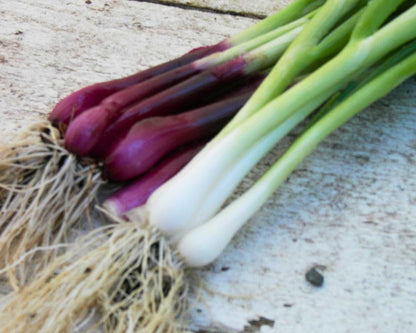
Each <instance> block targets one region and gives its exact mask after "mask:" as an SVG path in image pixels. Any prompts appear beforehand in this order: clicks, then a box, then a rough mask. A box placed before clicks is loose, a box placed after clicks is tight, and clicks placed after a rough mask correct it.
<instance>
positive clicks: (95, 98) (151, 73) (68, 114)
mask: <svg viewBox="0 0 416 333" xmlns="http://www.w3.org/2000/svg"><path fill="white" fill-rule="evenodd" d="M229 47H230V45H229V43H228V42H227V41H223V42H221V43H218V44H215V45H211V46H203V47H199V48H196V49H194V50H192V51H190V52H188V53H186V54H185V55H183V56H181V57H178V58H176V59H174V60H171V61H168V62H165V63H163V64H160V65H158V66H154V67H151V68H148V69H146V70H144V71H141V72H138V73H136V74H133V75H130V76H127V77H124V78H121V79H116V80H111V81H106V82H100V83H96V84H93V85H90V86H87V87H84V88H82V89H80V90H78V91H75V92H74V93H72V94H70V95H69V96H67V97H65V98H64V99H62V100H61V101H60V102H59V103H58V104H57V105H56V106H55V107H54V109H53V110H52V112H51V113H50V115H49V117H48V120H49V121H50V122H52V123H53V124H54V125H56V126H58V125H59V124H60V123H61V124H66V125H67V124H69V123H70V122H71V121H72V120H73V119H74V118H76V117H77V116H78V115H79V114H81V113H82V112H83V111H85V110H87V109H89V108H91V107H93V106H97V105H98V104H99V103H100V102H101V101H102V100H103V99H104V98H106V97H108V96H110V95H112V94H114V93H116V92H118V91H120V90H122V89H125V88H126V87H129V86H131V85H134V84H137V83H140V82H143V81H145V80H148V79H150V78H152V77H155V76H158V75H160V74H163V73H165V72H168V71H170V70H172V69H175V68H178V67H181V66H183V65H186V64H189V63H191V62H193V61H195V60H197V59H200V58H203V57H205V56H207V55H210V54H212V53H215V52H220V51H223V50H226V49H228V48H229Z"/></svg>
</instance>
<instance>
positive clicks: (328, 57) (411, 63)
mask: <svg viewBox="0 0 416 333" xmlns="http://www.w3.org/2000/svg"><path fill="white" fill-rule="evenodd" d="M409 4H412V3H411V2H409V1H403V0H399V1H395V2H392V1H388V0H372V1H369V2H368V3H367V2H363V1H358V0H356V1H355V0H349V1H348V0H344V1H342V0H328V1H326V2H325V4H324V5H323V6H322V7H321V8H320V9H318V11H317V12H316V14H315V15H314V17H313V18H312V19H311V21H310V22H309V23H307V24H306V26H305V27H304V29H303V30H302V32H301V33H300V34H299V36H298V37H297V38H296V39H295V40H294V41H293V43H292V44H291V45H290V47H289V48H288V50H287V51H286V52H285V53H284V55H283V56H282V57H281V58H280V60H279V61H278V62H277V64H276V65H275V67H274V69H273V70H272V72H271V74H270V75H271V76H269V78H270V77H272V78H273V80H274V84H273V81H270V80H272V79H269V78H268V79H267V80H266V82H265V83H263V84H262V85H261V86H260V87H259V88H258V90H257V92H256V93H255V94H254V95H253V97H252V99H251V100H250V101H249V102H248V103H247V104H246V106H245V107H244V108H243V109H242V112H241V113H239V114H238V116H237V117H236V118H235V120H233V121H232V122H231V123H230V124H229V125H228V126H227V127H226V128H225V129H224V130H223V131H222V132H221V133H220V134H219V135H218V136H217V137H216V138H214V139H213V140H212V141H211V142H210V143H209V144H208V145H207V146H206V147H205V148H204V149H202V151H201V152H200V153H198V154H197V155H196V157H195V158H194V159H193V160H192V161H191V162H190V163H189V164H187V166H186V167H185V168H184V169H182V170H181V171H180V172H179V173H178V174H177V175H176V176H174V177H173V178H172V179H171V180H170V181H168V182H167V183H166V184H164V185H163V186H162V187H160V188H159V189H158V190H156V192H154V194H153V195H152V196H151V197H150V199H149V201H148V203H147V204H146V205H145V206H142V207H139V208H137V209H135V210H134V211H131V212H130V213H128V214H127V215H128V217H129V218H130V221H126V220H123V219H119V220H118V221H119V223H118V224H116V225H114V224H113V225H110V226H107V227H105V228H104V229H100V230H96V231H94V233H93V234H92V235H90V236H86V238H85V239H83V240H80V241H77V242H76V244H74V246H73V247H71V249H70V250H69V251H67V252H66V253H65V254H64V255H62V256H59V257H58V258H57V259H56V260H55V261H53V262H52V263H50V264H49V265H48V267H47V268H46V269H45V270H44V271H42V272H41V273H40V274H39V275H38V277H37V279H36V280H34V281H33V282H31V283H29V284H28V285H27V286H26V287H25V288H24V289H23V290H21V292H19V293H15V294H12V295H10V298H9V299H8V300H7V302H5V305H4V306H3V308H2V309H1V310H2V311H1V314H0V327H1V329H0V332H2V331H4V332H8V331H14V332H25V331H27V330H28V328H30V329H32V330H37V331H44V332H56V331H69V330H70V329H74V328H76V327H77V326H79V325H82V324H83V323H84V322H85V320H87V319H88V318H89V315H91V313H99V314H100V316H99V320H98V324H97V325H100V326H101V327H104V328H105V329H107V330H108V331H111V332H125V331H126V330H127V329H131V330H137V331H144V332H175V331H179V330H180V329H181V328H183V327H184V325H185V324H184V322H183V321H184V320H186V309H187V293H188V292H189V289H190V288H191V287H192V286H191V285H190V284H189V281H188V279H187V272H188V269H189V267H200V266H204V265H207V264H209V263H211V262H212V261H213V260H215V259H216V258H217V257H218V256H219V255H220V254H221V252H222V251H223V249H224V248H225V247H226V246H227V244H228V243H229V242H230V240H231V239H232V237H233V236H234V235H235V234H236V233H237V232H238V230H239V229H240V228H241V227H242V226H243V225H244V223H246V222H247V221H248V220H249V219H250V218H251V217H252V216H254V214H255V212H256V211H257V210H258V209H260V207H261V206H262V205H263V204H264V202H265V201H266V200H267V199H268V198H269V197H270V195H271V194H272V193H273V192H274V191H275V190H276V189H277V188H278V187H279V186H280V184H282V182H284V181H285V179H286V178H287V177H288V176H289V175H290V174H291V173H292V172H293V170H294V169H295V168H296V167H297V166H298V165H299V164H300V163H301V162H302V161H303V160H304V159H305V158H306V157H307V156H308V155H309V154H310V153H311V152H312V151H313V150H314V149H315V147H316V146H317V145H318V144H319V143H320V142H321V141H322V140H324V139H325V138H326V137H327V136H328V135H330V134H331V133H332V132H333V131H335V130H336V129H337V128H339V127H340V126H342V125H343V124H344V123H345V122H346V121H348V120H349V119H351V117H353V116H354V115H356V114H357V113H358V112H360V111H362V110H363V109H365V108H366V107H367V106H369V105H370V104H371V103H373V102H374V101H376V100H378V99H380V98H382V97H383V96H385V95H386V94H388V93H389V92H390V91H391V90H392V89H394V88H395V87H397V86H398V85H400V84H401V83H402V82H403V81H404V80H406V79H408V78H409V77H411V76H413V75H415V73H416V54H415V46H416V45H415V44H416V42H415V40H416V19H415V18H416V5H413V4H412V5H411V6H409ZM403 8H404V9H403ZM334 36H338V37H339V38H335V37H334ZM308 37H309V38H308ZM332 38H335V39H334V40H333V41H334V42H331V43H330V42H328V40H331V39H332ZM338 40H339V41H342V40H343V41H344V42H339V44H338ZM326 43H328V44H326ZM322 45H327V46H326V47H323V46H322ZM333 45H335V46H336V45H338V46H336V47H335V46H334V47H335V49H336V52H335V54H334V53H330V52H328V51H327V50H328V48H330V47H331V46H333ZM295 50H298V51H295ZM327 52H328V53H327ZM317 53H318V54H317ZM288 54H289V55H290V56H288ZM292 60H293V63H292ZM285 71H287V74H285ZM279 72H280V73H281V75H282V76H281V77H282V81H280V75H278V76H274V75H277V74H276V73H279ZM270 86H273V87H275V91H274V92H273V93H270V90H269V88H270ZM351 87H352V88H351ZM315 110H321V111H318V113H317V116H315V117H313V118H312V120H311V123H310V124H309V125H306V126H305V130H304V131H303V133H302V134H301V135H300V136H299V137H298V138H297V139H296V140H295V142H294V143H293V144H292V145H291V146H290V147H289V148H288V150H287V151H286V152H285V153H284V154H283V155H282V156H281V157H280V158H279V159H278V160H277V162H275V164H274V165H273V166H272V167H271V168H270V169H269V170H268V171H267V172H266V173H264V175H263V176H262V177H261V178H260V179H259V180H258V181H257V182H256V183H255V184H254V185H253V186H252V187H251V188H250V189H248V190H247V191H246V192H245V193H244V194H242V195H241V196H240V197H239V198H237V199H235V200H234V201H233V202H231V203H229V204H228V205H227V206H225V207H224V208H221V207H223V205H224V202H225V200H226V199H227V197H228V196H229V195H230V194H231V193H232V191H233V190H234V188H235V186H237V184H238V183H239V182H240V181H241V180H242V179H243V177H244V176H245V175H246V174H247V172H248V171H249V170H250V169H251V168H252V167H253V166H254V165H255V164H256V162H257V161H258V160H259V159H260V158H261V157H262V156H264V155H265V154H266V153H267V152H268V151H269V150H270V149H271V148H272V147H273V146H274V145H276V144H277V143H278V141H279V140H280V139H281V138H282V137H284V136H285V135H286V134H287V133H289V132H290V131H291V130H292V129H293V128H294V127H295V126H298V125H299V124H300V123H302V122H303V121H304V120H305V119H306V118H307V117H308V116H309V115H311V114H312V112H313V111H315ZM224 193H225V194H224ZM111 218H112V219H116V217H113V216H112V217H111Z"/></svg>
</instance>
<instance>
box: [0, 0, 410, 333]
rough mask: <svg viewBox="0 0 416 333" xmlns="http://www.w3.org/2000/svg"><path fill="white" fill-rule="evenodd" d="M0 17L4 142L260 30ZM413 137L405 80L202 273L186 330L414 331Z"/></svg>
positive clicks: (147, 15) (147, 16) (28, 5)
mask: <svg viewBox="0 0 416 333" xmlns="http://www.w3.org/2000/svg"><path fill="white" fill-rule="evenodd" d="M230 3H231V2H230ZM236 3H237V2H236ZM252 3H253V1H248V0H247V1H246V2H245V3H244V4H242V3H241V4H240V5H239V6H241V8H249V6H250V5H251V4H252ZM269 3H272V2H271V1H270V2H269ZM273 3H274V2H273ZM275 3H280V2H279V1H277V2H275ZM222 8H227V7H222ZM245 11H246V10H241V11H240V12H245ZM256 13H260V12H257V10H256ZM0 15H1V17H2V20H1V22H0V45H1V48H0V91H1V95H2V97H1V98H0V112H1V115H2V122H1V123H0V131H1V133H2V140H9V139H10V137H11V135H10V134H12V133H14V132H15V131H16V129H18V128H20V127H22V126H25V125H27V124H29V123H31V122H33V121H36V120H38V119H39V118H40V117H43V116H45V115H46V114H47V113H48V112H49V111H50V109H51V108H52V107H53V105H54V104H55V103H56V102H57V101H58V100H59V98H61V97H63V96H65V95H66V94H68V93H69V92H71V91H73V90H74V89H77V88H79V87H82V86H84V85H86V84H90V83H92V82H96V81H100V80H105V79H110V78H115V77H119V76H121V75H124V74H128V73H131V72H133V71H135V70H136V69H142V68H145V67H148V66H151V65H154V64H157V63H160V62H161V61H164V60H167V59H169V58H172V57H173V56H175V55H178V54H181V53H183V52H185V51H187V50H189V49H190V48H192V47H196V46H200V45H203V44H208V43H213V42H217V41H219V40H221V39H223V38H224V37H226V36H229V35H231V34H234V33H236V32H237V31H239V30H241V29H242V28H244V27H246V26H248V25H249V24H251V23H253V22H254V21H255V20H253V19H250V18H241V17H234V16H232V15H219V14H215V13H208V12H203V11H196V10H185V9H181V8H174V7H168V6H161V5H156V4H151V3H146V2H136V1H129V2H126V1H121V0H114V1H111V2H109V1H104V0H91V4H87V3H86V2H84V1H78V2H75V1H69V0H66V1H53V0H38V1H36V2H33V1H28V0H13V1H0ZM415 128H416V82H415V81H414V80H411V81H410V82H408V83H406V84H404V85H403V86H402V87H400V88H399V89H397V90H396V91H395V92H393V93H392V94H391V95H390V96H389V97H388V98H385V99H383V100H382V101H380V102H378V103H376V104H375V105H374V106H373V107H371V108H369V109H368V110H366V111H365V112H364V113H362V114H361V115H359V116H358V117H356V118H355V119H354V120H352V121H351V122H350V123H348V124H347V125H346V126H344V127H342V128H341V129H340V130H339V131H337V132H336V133H334V134H333V135H332V136H331V137H330V138H329V139H328V140H326V141H325V142H324V143H323V144H322V145H321V146H320V147H319V148H318V149H317V150H316V152H315V153H314V154H312V156H310V157H309V158H308V159H307V160H306V161H305V163H303V164H302V166H301V167H300V168H299V169H298V170H297V171H296V172H295V173H294V174H293V176H292V177H290V179H289V181H288V182H286V183H285V184H284V185H283V186H282V187H281V189H280V190H279V191H278V192H277V193H276V194H275V195H274V196H273V197H272V198H270V200H269V201H268V202H267V203H266V204H265V205H264V207H263V208H262V209H261V211H260V212H259V213H258V214H256V216H255V217H254V218H253V219H252V220H251V223H250V224H249V225H247V226H246V227H245V228H244V229H243V230H242V231H241V232H240V233H239V234H238V235H237V237H236V238H235V239H234V240H233V242H232V244H231V245H230V246H229V247H228V248H227V250H226V251H225V253H224V254H223V255H222V256H221V257H220V258H219V259H218V260H217V261H216V262H215V263H214V264H212V265H210V266H208V267H206V268H204V269H201V270H199V271H198V273H197V274H198V275H199V276H200V277H201V279H202V281H203V283H204V284H205V285H206V286H207V287H208V288H209V289H210V290H211V291H212V290H214V292H213V293H209V294H208V293H207V294H205V295H204V298H203V300H202V301H201V302H197V303H195V304H193V307H192V314H191V315H192V321H191V328H192V330H193V331H198V330H199V329H202V328H203V329H207V330H210V331H215V330H217V331H220V332H235V331H239V330H243V329H244V327H248V326H250V325H251V324H250V321H252V322H253V321H254V322H253V324H252V325H251V326H257V327H259V326H262V330H261V331H262V332H305V331H308V332H322V331H323V332H347V331H351V332H374V331H377V332H399V331H400V332H411V331H413V330H414V327H416V319H415V317H414V309H415V308H416V303H415V299H416V284H415V281H416V269H415V267H416V259H415V258H416V245H415V238H416V225H415V220H416V191H415V188H416V179H415V175H414V174H415V173H414V169H415V164H416V131H415ZM290 139H291V138H288V139H287V140H285V141H284V142H282V144H281V145H279V147H277V148H276V149H275V150H274V151H273V152H272V153H271V154H269V155H268V156H267V158H266V159H265V160H264V161H263V162H262V163H261V164H260V165H259V166H258V167H257V168H256V170H254V171H253V172H252V173H251V174H250V175H249V177H248V178H247V179H246V180H245V181H244V182H243V184H242V186H241V187H240V188H239V191H238V193H241V192H242V191H243V190H245V189H247V188H248V187H249V186H250V185H251V184H252V183H253V181H254V180H255V179H256V178H257V177H258V176H259V175H260V174H261V173H262V172H263V171H264V170H266V169H267V167H268V166H269V165H270V164H271V163H272V162H273V161H274V160H275V159H276V158H277V157H278V156H279V155H280V154H281V153H282V151H283V150H284V148H285V147H287V146H288V144H289V142H290ZM313 265H320V266H321V268H323V271H324V275H325V283H324V286H323V287H322V288H319V289H316V288H313V287H311V286H310V285H308V284H307V283H306V282H305V279H304V274H305V272H306V271H307V270H308V268H309V267H311V266H313ZM260 318H263V319H262V320H261V319H260ZM253 329H254V328H253ZM253 329H252V330H253ZM252 330H251V331H252ZM247 331H250V329H248V328H247Z"/></svg>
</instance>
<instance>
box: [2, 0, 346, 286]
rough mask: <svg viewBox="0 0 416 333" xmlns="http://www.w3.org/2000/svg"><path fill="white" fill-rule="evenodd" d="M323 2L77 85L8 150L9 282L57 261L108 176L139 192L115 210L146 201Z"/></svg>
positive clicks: (312, 0) (301, 1) (300, 4)
mask: <svg viewBox="0 0 416 333" xmlns="http://www.w3.org/2000/svg"><path fill="white" fill-rule="evenodd" d="M323 2H324V1H323V0H297V1H295V2H294V3H293V4H292V5H290V6H288V7H287V8H285V9H284V10H282V11H280V12H278V13H276V14H274V15H271V16H270V17H268V18H266V19H264V20H263V21H260V22H259V23H257V24H255V25H254V26H252V27H250V28H248V29H247V30H245V31H243V32H242V33H239V34H238V35H236V36H234V37H231V38H228V39H227V40H225V41H222V42H221V43H218V44H216V45H213V46H207V47H202V48H199V49H196V50H193V51H191V52H190V53H187V54H185V55H183V56H181V57H179V58H177V59H174V60H172V61H169V62H167V63H165V64H162V65H159V66H156V67H153V68H150V69H147V70H144V71H142V72H139V73H137V74H134V75H132V76H128V77H126V78H122V79H117V80H113V81H109V82H104V83H98V84H94V85H91V86H88V87H86V88H83V89H81V90H79V91H76V92H74V93H72V94H71V95H69V96H68V97H66V98H64V99H63V100H62V101H61V102H59V103H58V104H57V105H56V107H55V108H54V109H53V111H52V112H51V114H50V116H49V118H48V121H47V122H42V123H41V124H36V125H34V126H32V127H31V128H30V129H29V130H28V131H26V132H24V133H23V134H22V138H21V140H20V141H16V142H13V143H12V144H11V145H10V146H7V147H5V148H3V149H2V150H1V152H0V209H1V215H0V258H1V261H0V272H2V273H4V272H7V274H8V276H9V280H10V284H11V285H12V286H13V287H14V288H15V289H18V288H19V287H21V286H22V285H24V284H25V283H26V281H27V280H28V279H29V278H30V276H31V275H33V274H34V273H35V272H36V270H38V269H41V268H42V267H43V266H45V265H47V264H48V262H49V261H50V260H51V259H52V258H54V257H55V255H56V253H57V251H55V249H58V250H59V249H62V247H60V244H61V243H66V242H67V239H68V237H69V235H70V234H71V232H72V233H73V230H74V228H75V226H76V225H77V224H79V222H80V221H84V220H86V219H87V218H88V217H89V216H90V214H91V206H92V203H93V202H94V200H95V199H96V197H97V194H98V193H99V189H100V188H102V185H103V183H104V182H105V181H106V182H111V183H113V182H127V181H129V182H134V183H135V185H134V186H133V185H130V184H129V185H128V186H129V187H128V190H127V191H128V192H129V193H135V194H134V198H133V197H132V195H129V197H130V198H129V199H126V200H122V201H123V203H122V204H120V205H118V207H117V208H116V206H115V205H114V204H113V205H112V207H113V208H114V209H117V210H118V213H123V212H125V211H126V210H130V209H131V208H133V207H136V206H137V205H140V204H143V203H144V202H146V200H147V198H148V197H149V195H150V194H151V193H152V192H153V191H154V190H155V189H156V188H157V187H158V186H160V185H161V184H162V183H163V182H165V181H166V180H167V179H169V178H170V177H172V176H173V175H174V174H175V173H176V172H177V171H178V170H179V169H180V168H181V167H183V166H184V165H185V164H186V163H187V162H188V161H189V160H190V159H191V158H192V156H193V155H194V154H195V153H196V152H197V151H198V150H199V149H200V148H201V147H202V145H203V143H204V142H206V141H207V140H209V139H210V138H212V137H213V136H214V135H215V134H216V133H217V132H218V131H219V130H220V129H221V128H222V127H223V126H224V125H225V124H226V123H227V122H228V121H229V120H230V119H231V117H232V116H233V115H234V114H235V113H236V112H237V111H238V110H239V108H240V107H241V106H242V105H243V104H244V103H245V102H246V101H247V99H248V98H249V97H250V95H251V94H252V92H253V90H254V89H255V88H256V87H257V86H258V84H259V82H260V81H261V79H262V78H263V77H264V73H265V72H267V70H268V69H269V68H270V67H271V66H273V65H274V64H275V63H276V61H277V60H278V59H279V58H280V56H281V55H282V53H283V52H284V51H285V50H286V49H287V47H288V46H289V45H290V43H291V42H292V41H293V40H294V38H295V37H296V36H297V35H298V34H299V33H300V32H301V31H302V30H303V28H304V26H305V24H307V23H308V22H309V21H310V20H311V18H312V17H313V16H314V15H315V13H316V10H317V8H319V7H320V6H321V5H322V3H323ZM337 45H338V44H337ZM338 47H339V46H338ZM331 52H336V48H334V49H332V50H331ZM124 193H126V192H124ZM138 193H140V194H138ZM121 196H126V194H120V193H119V194H117V195H116V196H115V197H121ZM139 196H140V198H139ZM127 201H129V202H128V203H127ZM112 202H113V203H114V202H116V201H115V200H113V201H112ZM46 249H52V250H48V251H47V250H46ZM58 252H59V251H58Z"/></svg>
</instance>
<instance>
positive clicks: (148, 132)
mask: <svg viewBox="0 0 416 333" xmlns="http://www.w3.org/2000/svg"><path fill="white" fill-rule="evenodd" d="M250 96H251V92H249V93H245V94H243V95H241V96H237V97H232V98H228V99H225V100H223V101H220V102H217V103H213V104H209V105H207V106H204V107H201V108H198V109H195V110H192V111H188V112H184V113H180V114H177V115H174V116H167V117H151V118H147V119H144V120H142V121H139V122H138V123H137V124H136V125H134V126H133V127H132V128H131V129H130V131H129V132H128V134H127V135H126V136H125V138H124V139H123V140H122V141H121V142H120V143H119V144H118V145H117V146H116V147H115V148H114V149H113V150H112V152H111V153H110V154H109V155H108V156H107V157H106V158H105V159H104V173H105V175H106V176H107V177H108V178H109V179H112V180H128V179H132V178H134V177H136V176H138V175H140V174H142V173H144V172H146V171H147V170H149V168H151V167H152V166H153V165H154V164H155V163H157V161H159V160H160V159H161V158H162V157H163V156H164V155H166V154H167V153H168V152H170V151H172V150H173V149H175V148H177V147H180V146H181V145H184V144H187V143H190V142H192V141H194V140H200V139H206V138H210V137H213V136H214V135H215V134H216V133H218V132H219V131H220V130H221V128H222V127H224V125H225V124H226V123H227V122H228V121H229V120H230V119H231V117H232V116H233V115H234V114H236V113H237V111H238V110H239V109H240V108H241V107H242V106H243V105H244V103H246V102H247V100H248V99H249V97H250Z"/></svg>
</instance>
